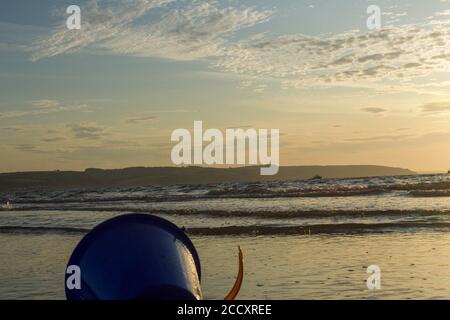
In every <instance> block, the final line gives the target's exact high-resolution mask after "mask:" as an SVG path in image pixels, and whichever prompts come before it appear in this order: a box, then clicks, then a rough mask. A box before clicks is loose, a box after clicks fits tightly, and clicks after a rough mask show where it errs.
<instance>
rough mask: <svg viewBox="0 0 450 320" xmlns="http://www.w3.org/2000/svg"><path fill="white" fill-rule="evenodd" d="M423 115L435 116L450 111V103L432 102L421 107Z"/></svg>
mask: <svg viewBox="0 0 450 320" xmlns="http://www.w3.org/2000/svg"><path fill="white" fill-rule="evenodd" d="M420 109H421V111H422V112H423V113H427V114H435V113H441V112H447V111H450V102H432V103H427V104H424V105H423V106H421V107H420Z"/></svg>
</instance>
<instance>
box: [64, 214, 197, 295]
mask: <svg viewBox="0 0 450 320" xmlns="http://www.w3.org/2000/svg"><path fill="white" fill-rule="evenodd" d="M119 223H120V224H122V223H142V224H151V225H152V226H156V227H160V228H162V229H165V230H166V231H168V232H169V233H171V234H173V235H174V236H175V237H176V238H177V239H178V240H180V241H181V242H182V243H183V244H184V245H185V246H186V247H187V248H188V250H189V251H190V253H191V254H192V256H193V258H194V262H195V267H196V269H197V274H198V280H199V282H200V283H201V279H202V271H201V264H200V258H199V255H198V252H197V250H196V249H195V246H194V244H193V243H192V241H191V239H189V237H188V236H187V235H186V234H185V233H184V231H183V230H181V229H180V228H179V227H178V226H176V225H175V224H174V223H172V222H170V221H168V220H166V219H164V218H161V217H158V216H156V215H153V214H150V213H148V214H145V213H129V214H123V215H119V216H117V217H113V218H111V219H108V220H105V221H103V222H101V223H100V224H98V225H97V226H95V227H94V228H93V229H92V230H90V231H89V232H88V233H87V234H86V235H85V236H84V237H83V238H82V239H81V240H80V242H79V243H78V244H77V246H76V247H75V249H74V251H73V252H72V255H71V256H70V259H69V262H68V264H67V266H70V265H79V262H80V261H81V258H82V256H83V254H84V253H85V252H86V249H87V248H88V247H89V245H90V244H91V243H92V242H93V241H95V239H96V237H97V236H98V235H99V234H101V233H102V232H104V231H106V230H108V229H109V228H110V227H112V226H114V225H117V224H119ZM66 276H67V275H66ZM66 289H67V288H66Z"/></svg>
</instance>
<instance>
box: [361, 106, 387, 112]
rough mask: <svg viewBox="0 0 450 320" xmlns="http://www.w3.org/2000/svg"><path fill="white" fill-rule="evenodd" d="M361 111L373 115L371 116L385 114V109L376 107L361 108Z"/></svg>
mask: <svg viewBox="0 0 450 320" xmlns="http://www.w3.org/2000/svg"><path fill="white" fill-rule="evenodd" d="M361 111H364V112H368V113H373V114H380V113H385V112H387V109H384V108H378V107H368V108H362V109H361Z"/></svg>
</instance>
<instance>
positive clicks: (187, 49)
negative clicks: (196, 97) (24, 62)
mask: <svg viewBox="0 0 450 320" xmlns="http://www.w3.org/2000/svg"><path fill="white" fill-rule="evenodd" d="M172 2H173V0H136V1H127V2H125V4H124V3H123V2H117V1H90V2H89V4H88V5H87V6H86V7H84V8H83V11H82V12H83V15H82V17H83V18H82V28H81V30H76V31H74V30H68V29H67V28H66V26H65V24H62V25H60V26H59V27H58V28H57V30H56V31H55V32H54V33H52V34H51V35H49V36H47V37H44V38H41V39H39V40H38V41H36V42H35V43H34V45H33V46H32V48H30V51H31V52H32V54H31V59H32V60H33V61H37V60H40V59H43V58H47V57H52V56H56V55H60V54H63V53H68V52H75V51H78V50H80V49H82V48H85V47H88V46H93V47H95V48H102V49H107V50H108V51H110V52H113V53H116V54H127V55H133V56H137V57H161V58H169V59H176V60H192V59H199V58H206V57H211V56H216V55H219V54H221V52H222V45H223V44H224V43H225V42H226V37H227V36H229V35H231V34H232V33H234V32H235V31H237V30H239V29H242V28H246V27H251V26H253V25H255V24H257V23H260V22H262V21H265V20H266V19H267V18H268V17H269V16H270V12H268V11H258V10H255V9H252V8H239V9H236V8H232V7H227V8H221V7H219V6H218V4H217V3H216V2H200V1H191V2H188V3H187V4H184V5H182V4H181V5H180V6H181V7H176V8H175V9H173V8H170V9H167V8H166V7H167V6H166V5H168V4H170V3H172ZM155 8H160V9H161V8H163V9H165V10H164V13H163V14H160V15H159V16H158V18H157V19H153V20H152V21H149V22H147V23H142V22H138V20H139V19H140V18H142V17H143V16H145V15H146V14H148V13H151V12H152V10H153V9H155Z"/></svg>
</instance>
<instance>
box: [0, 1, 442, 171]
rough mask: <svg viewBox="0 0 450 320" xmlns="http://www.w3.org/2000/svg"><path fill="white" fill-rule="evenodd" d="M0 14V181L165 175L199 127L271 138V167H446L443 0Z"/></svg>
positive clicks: (21, 5) (184, 4) (25, 5)
mask: <svg viewBox="0 0 450 320" xmlns="http://www.w3.org/2000/svg"><path fill="white" fill-rule="evenodd" d="M74 4H75V5H78V6H79V7H80V8H81V29H80V30H69V29H68V28H67V26H66V20H67V18H68V16H69V15H68V14H67V13H66V8H67V7H68V6H69V5H74ZM370 5H377V6H378V7H379V8H380V9H381V13H382V15H381V29H377V30H369V29H368V27H367V19H368V17H369V15H370V14H368V13H367V8H368V7H369V6H370ZM0 7H1V10H0V97H1V98H0V148H1V153H0V172H12V171H29V170H56V169H58V170H84V169H85V168H89V167H100V168H122V167H129V166H166V165H172V163H171V159H170V151H171V149H172V147H173V146H174V144H173V143H172V142H171V141H170V136H171V133H172V132H173V130H175V129H178V128H187V129H191V130H192V128H193V122H194V121H195V120H202V121H203V126H204V127H205V128H218V129H221V130H225V129H226V128H256V129H258V128H267V129H269V128H277V129H279V130H280V164H281V165H343V164H346V165H351V164H374V165H388V166H395V167H403V168H409V169H412V170H416V171H421V172H425V171H446V170H447V169H450V1H449V0H427V1H423V0H398V1H393V0H392V1H389V0H377V1H364V0H348V1H342V0H327V1H325V0H322V1H319V0H317V1H314V0H308V1H301V0H283V1H274V0H267V1H260V0H254V1H250V0H249V1H240V0H239V1H238V0H229V1H221V0H220V1H219V0H218V1H197V0H182V1H172V0H122V1H119V0H84V1H82V0H71V1H61V0H58V1H53V0H41V1H28V0H2V3H1V5H0Z"/></svg>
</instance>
